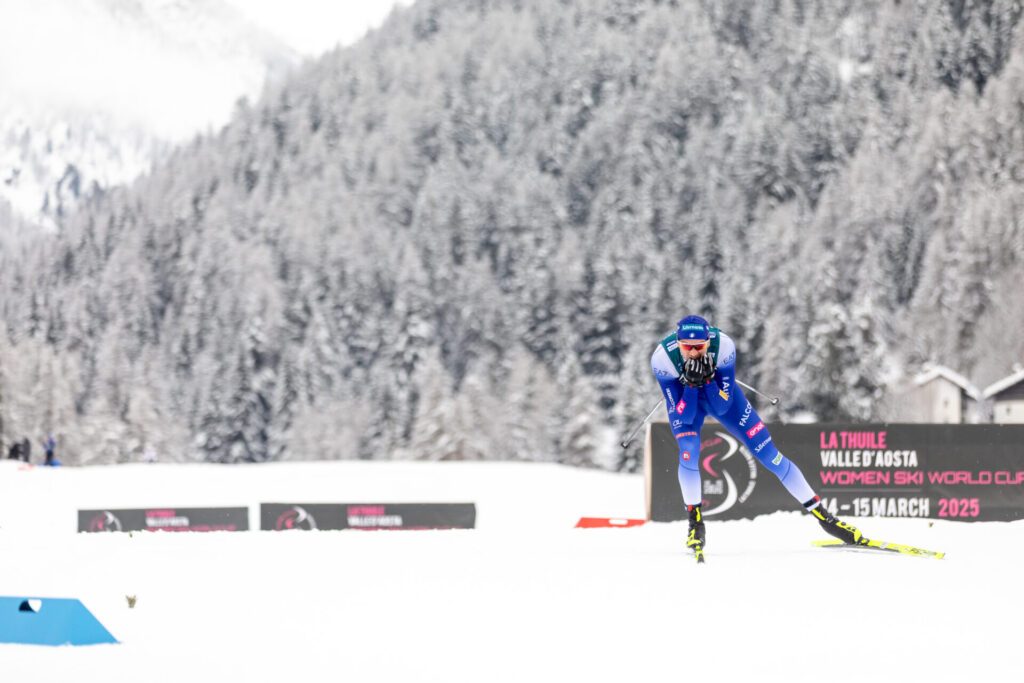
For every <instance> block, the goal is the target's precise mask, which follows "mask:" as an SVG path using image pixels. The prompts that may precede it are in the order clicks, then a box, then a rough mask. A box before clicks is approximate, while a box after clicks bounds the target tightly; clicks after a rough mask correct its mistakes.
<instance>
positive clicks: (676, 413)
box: [651, 315, 862, 560]
mask: <svg viewBox="0 0 1024 683" xmlns="http://www.w3.org/2000/svg"><path fill="white" fill-rule="evenodd" d="M651 368H652V369H653V370H654V376H655V377H656V378H657V379H658V384H660V385H661V391H662V393H663V394H664V395H665V401H666V406H667V408H668V417H669V424H670V425H671V427H672V433H673V434H674V435H675V437H676V441H677V442H678V444H679V487H680V488H681V489H682V492H683V502H684V503H685V504H686V510H687V512H688V514H689V521H690V527H689V535H688V537H687V540H686V545H687V546H688V547H690V548H692V549H693V550H694V552H695V553H696V554H697V556H698V560H700V559H701V558H702V557H703V552H704V539H705V533H704V518H703V516H702V515H701V500H702V496H701V483H700V469H699V467H698V465H699V463H700V429H701V426H702V425H703V424H704V418H705V417H706V416H707V415H708V414H709V413H710V414H711V415H713V416H714V417H715V419H717V420H718V421H719V422H720V423H721V424H722V426H723V427H725V428H726V429H727V430H729V432H730V433H731V434H732V435H733V436H735V437H736V438H737V439H739V440H740V441H741V442H742V443H743V445H744V446H746V447H747V449H748V450H749V451H750V452H751V453H753V454H754V457H756V458H757V459H758V460H759V461H760V462H761V464H762V465H764V466H765V467H767V468H768V469H769V470H771V472H772V473H773V474H774V475H775V476H777V477H778V478H779V481H781V482H782V485H783V486H784V487H786V490H787V491H789V493H790V495H791V496H793V497H794V498H795V499H796V500H797V502H799V503H800V504H802V505H803V507H804V509H805V510H807V511H808V512H810V513H811V514H812V515H814V517H815V518H817V520H818V523H819V524H821V527H822V528H823V529H824V530H825V531H826V532H828V533H829V534H831V535H832V536H835V537H836V538H838V539H840V540H841V541H843V542H844V543H849V544H854V543H858V542H860V540H861V538H862V535H861V532H860V531H859V530H858V529H857V528H855V527H853V526H851V525H849V524H847V523H846V522H843V521H841V520H839V519H836V517H835V516H834V515H833V514H832V513H831V512H829V511H828V510H827V509H826V508H825V506H823V505H821V499H820V498H819V497H818V496H817V495H815V493H814V491H813V490H812V489H811V487H810V485H809V484H808V483H807V480H806V479H805V478H804V475H803V473H802V472H800V468H798V467H797V466H796V464H794V463H793V462H792V461H790V460H789V458H787V457H786V456H784V455H783V454H782V453H780V452H779V450H778V448H776V447H775V444H774V443H772V437H771V434H769V433H768V429H767V428H766V427H765V425H764V422H762V421H761V418H760V417H759V416H758V414H757V411H755V410H754V407H753V406H752V405H751V404H750V401H748V400H747V398H746V397H745V396H744V395H743V391H742V390H741V389H740V387H739V386H738V385H737V384H736V344H735V343H734V342H733V340H732V339H731V338H730V337H729V336H728V335H726V334H725V333H723V332H722V331H721V330H719V329H718V328H716V327H711V326H710V325H708V321H707V320H705V319H704V318H702V317H700V316H697V315H688V316H686V317H685V318H683V319H682V320H680V321H679V323H678V325H677V327H676V331H675V332H674V333H672V334H670V335H668V336H667V337H665V338H664V339H662V340H661V342H659V343H658V347H657V348H656V349H655V350H654V355H652V356H651Z"/></svg>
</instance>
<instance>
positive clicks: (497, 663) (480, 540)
mask: <svg viewBox="0 0 1024 683" xmlns="http://www.w3.org/2000/svg"><path fill="white" fill-rule="evenodd" d="M261 501H263V502H275V501H276V502H310V503H314V502H324V503H326V502H361V503H371V502H385V503H399V502H474V503H476V505H477V528H476V529H473V530H458V531H406V532H391V533H385V532H358V531H292V532H261V531H249V532H238V533H231V532H217V533H206V534H201V533H182V534H175V533H134V534H132V535H130V536H129V534H127V533H113V534H78V533H76V532H75V528H76V519H77V517H76V510H77V509H79V508H81V509H95V508H132V507H153V506H176V507H200V506H244V505H248V506H250V510H251V519H252V523H253V524H254V525H257V526H258V524H259V517H258V504H259V503H260V502H261ZM643 501H644V496H643V483H642V477H641V476H639V475H618V474H611V473H606V472H596V471H586V470H576V469H571V468H567V467H562V466H557V465H541V464H526V463H422V462H325V463H303V464H266V465H250V466H244V465H235V466H215V465H164V464H155V465H143V464H139V465H123V466H109V467H91V468H62V469H61V468H58V469H44V468H35V469H30V470H22V469H19V467H18V465H17V463H14V462H9V461H2V462H0V557H2V558H3V564H2V569H0V595H4V596H17V597H42V598H46V597H75V598H79V599H80V600H82V602H83V603H84V604H85V605H86V606H87V607H88V608H89V609H90V610H91V611H92V612H93V614H95V615H96V617H97V618H98V619H99V620H100V621H101V622H102V623H103V624H104V625H105V626H106V627H107V628H108V629H109V630H110V631H111V632H112V633H113V634H114V636H115V637H116V638H118V639H119V640H120V643H119V644H116V645H96V646H88V647H58V648H53V647H40V646H27V645H0V672H2V673H0V680H4V681H76V682H79V683H86V682H89V681H96V682H99V681H103V682H104V683H107V682H111V681H147V682H148V681H175V682H176V683H177V682H180V681H186V680H187V681H216V682H217V683H223V682H224V681H360V682H368V681H374V682H390V681H395V682H398V681H401V682H403V683H406V682H408V681H418V682H419V681H445V682H451V681H467V682H468V681H472V682H474V683H476V682H479V681H567V680H579V681H587V682H588V683H592V682H594V681H645V680H668V679H671V680H683V681H688V680H714V681H776V680H777V681H783V680H785V681H815V680H817V681H822V680H824V681H865V680H872V681H876V680H877V681H896V680H902V681H953V680H956V681H966V680H970V681H1020V680H1022V674H1021V671H1022V670H1024V665H1022V663H1021V661H1020V656H1019V649H1018V648H1019V642H1020V635H1019V633H1018V632H1017V626H1018V625H1019V624H1020V623H1021V618H1022V615H1024V612H1022V610H1024V598H1022V597H1021V591H1020V578H1019V577H1020V572H1021V567H1022V566H1024V522H1014V523H955V522H945V521H935V522H934V523H932V522H930V521H929V520H920V519H861V520H859V523H860V526H861V528H862V529H864V530H865V532H866V533H867V534H868V535H872V536H876V537H878V538H883V539H886V540H894V541H899V542H903V543H908V544H914V545H920V546H924V547H928V548H934V549H939V550H944V551H946V552H947V559H945V560H934V559H924V558H917V557H910V556H901V555H890V554H887V553H876V554H873V555H869V554H867V553H854V552H842V551H839V552H837V551H830V550H822V549H816V548H812V547H811V545H810V542H811V540H813V539H816V538H822V537H823V536H822V533H821V532H820V531H819V530H818V528H817V525H816V524H814V523H813V522H812V521H811V520H810V519H809V518H808V517H807V516H806V515H802V514H801V513H797V512H793V513H777V514H775V515H770V516H764V517H760V518H758V519H756V520H754V521H732V522H715V521H713V520H710V521H709V523H708V550H707V553H708V561H707V564H706V565H703V566H698V565H696V564H695V563H694V561H693V559H692V558H691V557H690V556H689V555H688V554H687V553H686V552H684V550H683V547H682V541H683V537H684V535H685V523H676V524H646V525H644V526H640V527H634V528H629V529H596V530H583V529H574V528H573V525H574V524H575V523H576V521H577V520H578V519H579V517H581V516H600V517H633V518H636V517H642V516H643ZM127 595H134V596H136V597H137V603H136V605H135V608H134V609H129V607H128V604H127V601H126V598H125V596H127Z"/></svg>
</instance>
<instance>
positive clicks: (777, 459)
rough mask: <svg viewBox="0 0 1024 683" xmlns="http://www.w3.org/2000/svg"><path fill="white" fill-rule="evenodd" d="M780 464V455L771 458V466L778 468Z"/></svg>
mask: <svg viewBox="0 0 1024 683" xmlns="http://www.w3.org/2000/svg"><path fill="white" fill-rule="evenodd" d="M781 462H782V453H777V454H776V455H775V457H774V458H772V464H773V465H775V466H776V467H778V466H779V464H780V463H781Z"/></svg>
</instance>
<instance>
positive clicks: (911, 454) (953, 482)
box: [648, 421, 1024, 521]
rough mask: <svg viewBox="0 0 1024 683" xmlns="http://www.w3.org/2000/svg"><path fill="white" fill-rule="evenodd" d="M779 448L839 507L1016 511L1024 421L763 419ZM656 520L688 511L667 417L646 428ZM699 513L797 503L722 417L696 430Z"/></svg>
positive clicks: (896, 511) (986, 513) (934, 513)
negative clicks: (795, 421) (796, 422)
mask: <svg viewBox="0 0 1024 683" xmlns="http://www.w3.org/2000/svg"><path fill="white" fill-rule="evenodd" d="M768 429H769V430H770V431H771V434H772V440H773V442H774V443H775V445H776V446H777V447H778V448H779V450H780V451H781V452H782V453H783V454H785V455H786V456H787V457H788V458H789V459H790V460H792V461H793V462H795V463H796V464H797V465H798V466H799V467H800V469H801V470H802V471H803V473H804V476H805V477H806V478H807V481H808V483H810V485H811V487H812V488H813V489H814V490H815V491H816V492H817V493H818V495H819V496H821V497H822V499H823V500H824V501H825V503H826V505H827V506H828V507H829V509H831V510H834V511H835V512H837V513H838V514H839V515H840V516H847V517H927V518H935V519H952V520H961V521H1010V520H1016V519H1024V425H946V424H943V425H937V424H934V425H933V424H872V425H848V424H799V425H781V424H775V425H768ZM648 438H649V461H648V468H649V472H648V475H649V476H648V482H649V483H648V503H649V514H650V518H651V519H652V520H654V521H674V520H678V519H684V518H685V517H686V513H685V510H684V508H683V500H682V494H681V493H680V491H679V483H678V478H677V474H676V472H677V468H678V464H679V449H678V447H677V446H676V441H675V438H674V437H673V436H672V432H671V430H670V429H669V426H668V424H667V423H661V422H658V423H653V424H652V425H651V429H650V431H649V435H648ZM700 471H701V485H702V488H703V498H704V507H705V516H717V517H718V518H719V519H742V518H748V519H749V518H753V517H755V516H757V515H760V514H767V513H770V512H775V511H777V510H799V509H800V506H799V504H798V503H797V501H794V500H793V499H792V497H790V495H789V494H788V493H787V492H786V490H785V489H784V488H783V487H782V485H781V484H780V483H779V481H778V480H777V479H776V478H775V476H774V475H772V474H771V473H770V472H768V470H766V469H765V468H764V467H763V466H762V465H761V464H760V463H758V462H757V460H756V459H755V458H754V456H753V455H752V454H751V453H750V452H749V451H748V450H747V449H746V448H744V447H743V445H742V444H741V443H739V442H738V440H737V439H735V437H733V436H732V435H731V434H729V432H728V431H727V430H726V429H725V428H723V427H722V426H721V425H719V424H717V423H714V422H710V421H709V422H708V423H707V424H705V426H704V428H703V429H702V430H701V465H700Z"/></svg>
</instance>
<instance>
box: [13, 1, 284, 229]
mask: <svg viewBox="0 0 1024 683" xmlns="http://www.w3.org/2000/svg"><path fill="white" fill-rule="evenodd" d="M0 18H2V20H0V145H2V146H0V201H6V202H8V203H9V204H10V205H11V206H12V207H13V209H14V210H15V211H16V212H17V213H19V214H21V215H23V216H26V217H28V218H30V219H33V220H35V221H37V222H39V223H41V224H43V225H47V226H50V227H53V226H54V225H55V222H56V220H58V219H59V218H60V217H61V216H62V215H63V214H64V213H65V212H66V211H67V210H68V209H70V208H71V206H73V205H74V203H75V202H76V201H78V200H80V199H82V198H85V197H88V196H91V195H92V194H95V192H97V191H99V190H100V189H101V188H104V187H108V186H110V185H112V184H116V183H122V182H126V181H128V180H130V179H132V178H134V177H136V176H137V175H138V174H139V173H141V172H143V171H145V170H146V169H148V168H149V167H150V165H151V164H152V162H153V161H155V160H156V159H159V158H161V156H162V155H163V154H164V153H165V151H166V150H167V149H169V147H170V146H171V144H172V143H175V142H180V141H182V140H184V139H187V138H188V137H189V136H191V135H194V134H195V133H196V132H202V131H204V130H208V129H210V128H213V127H216V126H219V125H222V124H223V123H225V122H226V121H227V119H228V117H229V116H230V113H231V111H232V108H233V106H234V104H235V102H236V101H237V100H238V99H239V98H240V97H250V98H252V97H255V96H257V95H258V94H259V92H260V90H261V89H262V87H263V85H264V84H265V82H266V79H267V78H268V77H274V76H276V75H278V74H282V73H284V72H286V71H287V69H289V68H290V67H292V66H294V65H295V64H296V63H298V61H299V55H298V53H297V52H296V51H295V50H293V49H292V48H291V47H289V46H288V45H287V44H286V43H284V42H283V41H282V40H281V39H279V38H277V37H275V36H273V35H271V34H270V33H268V32H267V31H265V30H264V29H262V28H259V27H257V26H256V25H254V24H253V23H252V22H250V21H249V20H248V19H247V18H246V17H245V15H244V14H243V13H241V12H240V11H239V10H238V9H237V8H235V7H233V6H231V5H229V4H228V3H226V2H222V1H220V0H217V1H213V2H208V1H199V0H159V1H156V2H140V1H137V0H85V1H82V2H76V1H73V0H39V1H35V0H33V1H31V2H30V1H29V0H3V2H2V3H0ZM2 229H3V226H0V230H2Z"/></svg>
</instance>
